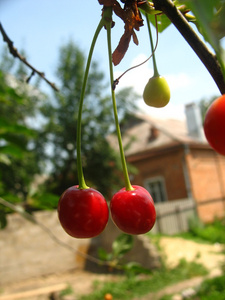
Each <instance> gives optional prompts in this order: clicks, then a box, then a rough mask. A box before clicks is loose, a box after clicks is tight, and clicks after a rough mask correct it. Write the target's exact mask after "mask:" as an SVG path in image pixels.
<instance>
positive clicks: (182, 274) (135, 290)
mask: <svg viewBox="0 0 225 300" xmlns="http://www.w3.org/2000/svg"><path fill="white" fill-rule="evenodd" d="M205 274H207V271H206V270H205V268H204V267H203V266H201V265H199V264H196V263H194V262H192V263H187V262H186V261H185V260H181V261H180V264H179V265H178V266H177V267H176V268H174V269H172V270H170V269H164V268H162V269H160V270H157V271H154V272H153V273H152V275H148V276H146V275H145V277H143V276H131V277H125V278H123V277H121V279H120V280H118V281H116V282H115V281H114V282H106V283H104V284H103V285H99V287H98V288H97V287H96V288H95V291H94V292H92V293H91V294H90V295H85V296H82V297H80V298H79V299H80V300H88V299H91V300H95V299H96V300H97V299H104V295H105V294H106V293H110V294H112V296H113V297H114V298H115V299H117V300H122V299H123V300H126V299H127V300H128V299H132V298H135V297H140V296H143V295H145V294H148V293H150V292H157V291H159V290H161V289H162V288H164V287H165V286H168V285H170V284H173V283H176V282H179V281H180V280H185V279H187V278H191V277H193V276H198V275H199V276H200V275H205Z"/></svg>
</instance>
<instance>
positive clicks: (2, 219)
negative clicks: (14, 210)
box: [0, 210, 7, 229]
mask: <svg viewBox="0 0 225 300" xmlns="http://www.w3.org/2000/svg"><path fill="white" fill-rule="evenodd" d="M6 225H7V218H6V213H5V212H4V211H1V210H0V229H4V228H5V227H6Z"/></svg>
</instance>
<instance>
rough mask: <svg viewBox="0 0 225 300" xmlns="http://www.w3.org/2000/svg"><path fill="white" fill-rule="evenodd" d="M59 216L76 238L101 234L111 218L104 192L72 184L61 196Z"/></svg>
mask: <svg viewBox="0 0 225 300" xmlns="http://www.w3.org/2000/svg"><path fill="white" fill-rule="evenodd" d="M58 217H59V221H60V223H61V225H62V227H63V229H64V230H65V231H66V232H67V233H68V234H69V235H71V236H72V237H75V238H91V237H94V236H97V235H98V234H100V233H101V232H102V231H103V230H104V228H105V226H106V224H107V222H108V218H109V209H108V205H107V202H106V200H105V199H104V197H103V196H102V194H101V193H100V192H98V191H96V190H95V189H92V188H86V189H79V187H78V186H77V185H76V186H72V187H70V188H68V189H67V190H66V191H65V192H64V193H63V194H62V195H61V197H60V199H59V203H58Z"/></svg>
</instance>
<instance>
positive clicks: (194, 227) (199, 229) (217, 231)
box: [189, 217, 225, 244]
mask: <svg viewBox="0 0 225 300" xmlns="http://www.w3.org/2000/svg"><path fill="white" fill-rule="evenodd" d="M224 231H225V219H223V220H215V221H214V222H213V223H212V224H203V223H202V222H201V221H200V220H199V219H198V218H196V217H195V218H193V219H191V220H190V222H189V236H193V237H195V238H199V239H202V240H205V241H207V242H210V243H221V244H225V234H224Z"/></svg>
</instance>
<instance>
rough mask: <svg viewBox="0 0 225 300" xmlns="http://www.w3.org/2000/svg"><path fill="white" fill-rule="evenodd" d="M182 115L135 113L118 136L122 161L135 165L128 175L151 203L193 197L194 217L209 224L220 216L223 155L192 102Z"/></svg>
mask: <svg viewBox="0 0 225 300" xmlns="http://www.w3.org/2000/svg"><path fill="white" fill-rule="evenodd" d="M186 119H187V120H186V121H185V120H184V121H181V120H175V119H154V118H153V117H151V116H149V115H143V114H142V115H141V114H140V115H137V116H136V117H135V118H134V119H133V120H131V121H129V124H127V125H126V128H123V130H122V132H123V134H122V137H123V144H124V148H125V149H126V150H125V155H126V159H127V162H128V163H129V164H131V165H133V166H134V167H135V168H136V169H137V173H136V174H131V177H130V179H131V183H132V184H137V185H141V186H144V187H145V188H146V189H147V190H148V191H149V192H150V193H151V195H152V198H153V199H154V202H155V203H156V207H157V205H158V204H163V203H165V204H166V203H172V202H173V203H175V202H174V201H176V203H178V202H179V201H180V200H184V199H192V200H193V202H194V204H195V209H196V210H197V213H198V216H199V218H200V219H201V220H202V221H203V222H205V223H206V222H211V221H213V220H214V219H215V218H221V217H224V216H225V157H224V156H221V155H219V154H217V153H216V152H215V151H214V150H213V149H212V148H211V147H210V146H209V144H208V143H207V141H206V139H205V136H204V132H203V128H202V120H201V117H200V110H199V108H198V106H197V105H196V104H194V103H192V104H190V105H187V106H186ZM111 142H112V140H111ZM113 145H114V146H115V145H116V141H115V140H114V141H113ZM179 203H181V207H182V203H183V204H184V202H182V201H180V202H179Z"/></svg>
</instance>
